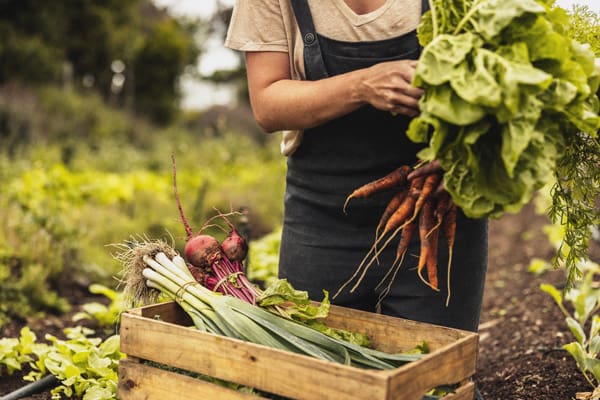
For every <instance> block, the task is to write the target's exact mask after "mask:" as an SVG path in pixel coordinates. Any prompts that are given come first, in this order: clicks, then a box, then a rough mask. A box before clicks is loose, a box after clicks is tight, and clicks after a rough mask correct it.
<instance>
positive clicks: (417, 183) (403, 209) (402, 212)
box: [381, 177, 425, 236]
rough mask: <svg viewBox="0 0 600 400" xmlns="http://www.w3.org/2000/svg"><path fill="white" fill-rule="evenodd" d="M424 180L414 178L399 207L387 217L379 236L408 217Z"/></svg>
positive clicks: (396, 226) (402, 222) (401, 223)
mask: <svg viewBox="0 0 600 400" xmlns="http://www.w3.org/2000/svg"><path fill="white" fill-rule="evenodd" d="M424 181H425V179H424V178H422V177H421V178H415V179H414V180H413V181H412V182H411V184H410V188H409V190H408V195H407V196H406V198H405V199H404V202H403V203H402V204H401V205H400V207H398V208H397V209H396V211H395V212H394V214H392V216H390V218H389V219H388V221H387V223H386V224H385V228H384V229H383V232H382V234H381V236H384V235H386V234H387V233H389V232H391V231H393V230H395V229H398V227H401V226H403V225H404V224H405V223H406V222H407V218H408V217H410V216H411V215H412V214H413V212H414V208H415V203H416V201H417V197H418V196H419V192H421V188H422V187H423V182H424Z"/></svg>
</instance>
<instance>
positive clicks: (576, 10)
mask: <svg viewBox="0 0 600 400" xmlns="http://www.w3.org/2000/svg"><path fill="white" fill-rule="evenodd" d="M570 15H571V26H570V35H571V36H572V37H573V38H574V39H576V40H578V41H579V42H581V43H588V44H589V45H590V46H591V48H592V50H593V51H594V53H596V56H598V57H600V14H598V13H597V12H594V11H592V10H590V9H589V7H588V6H582V5H574V6H573V8H572V9H571V10H570Z"/></svg>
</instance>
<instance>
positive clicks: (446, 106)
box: [421, 84, 485, 126]
mask: <svg viewBox="0 0 600 400" xmlns="http://www.w3.org/2000/svg"><path fill="white" fill-rule="evenodd" d="M423 99H424V100H425V101H423V102H421V108H422V111H423V112H426V113H429V114H431V115H435V116H436V117H438V118H440V119H442V120H444V121H446V122H449V123H451V124H454V125H459V126H465V125H470V124H473V123H475V122H477V121H479V120H480V119H482V118H483V117H484V116H485V109H484V108H483V107H482V106H479V105H477V104H470V103H468V102H466V101H465V100H463V99H462V98H460V97H459V96H458V95H457V94H456V93H455V92H454V90H452V89H451V87H450V85H449V84H444V85H440V86H433V87H431V88H430V89H428V90H427V91H426V92H425V95H424V97H423Z"/></svg>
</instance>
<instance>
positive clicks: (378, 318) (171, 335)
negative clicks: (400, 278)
mask: <svg viewBox="0 0 600 400" xmlns="http://www.w3.org/2000/svg"><path fill="white" fill-rule="evenodd" d="M327 323H328V324H329V325H331V326H334V327H338V328H345V329H352V330H356V331H360V332H363V333H366V334H367V335H369V337H370V338H371V340H372V342H373V343H374V345H375V346H376V347H377V348H378V349H380V350H383V351H387V352H399V351H405V350H408V349H411V348H413V347H414V346H415V345H417V344H419V343H421V342H422V341H426V342H427V344H428V345H429V347H430V349H431V352H430V353H429V354H427V355H425V356H424V357H423V358H422V359H420V360H418V361H415V362H411V363H408V364H406V365H404V366H402V367H400V368H396V369H393V370H370V369H361V368H356V367H351V366H346V365H340V364H336V363H332V362H328V361H323V360H319V359H315V358H311V357H308V356H304V355H300V354H295V353H291V352H287V351H281V350H275V349H271V348H267V347H264V346H261V345H256V344H253V343H248V342H244V341H240V340H236V339H230V338H227V337H223V336H218V335H212V334H208V333H203V332H200V331H198V330H197V329H195V328H194V327H193V326H192V325H191V321H190V319H189V317H188V316H187V315H186V314H185V313H184V312H183V311H182V310H181V308H180V307H179V306H178V305H177V304H175V303H163V304H157V305H152V306H147V307H142V308H138V309H134V310H131V311H128V312H126V313H124V314H123V316H122V320H121V351H123V352H124V353H126V354H127V359H125V360H123V361H122V362H121V363H120V366H119V398H120V399H121V400H138V399H140V400H141V399H150V400H152V399H157V400H159V399H160V400H164V399H174V400H176V399H189V400H192V399H198V400H200V399H202V400H238V399H239V400H243V399H261V398H265V397H258V396H255V395H248V394H244V393H241V392H237V391H235V390H232V389H228V388H225V387H223V386H221V385H216V384H213V383H210V382H207V381H203V380H200V379H196V378H191V377H189V376H186V375H185V374H181V373H179V372H181V370H186V371H190V372H194V373H199V374H202V375H206V376H210V377H215V378H219V379H222V380H225V381H229V382H235V383H238V384H241V385H245V386H250V387H253V388H256V389H259V390H261V391H263V392H267V393H274V394H277V395H280V396H284V397H287V398H291V399H298V400H313V399H314V400H324V399H336V400H337V399H340V400H342V399H355V400H392V399H394V400H419V399H421V398H422V397H423V396H424V394H425V393H426V392H427V391H429V390H430V389H432V388H434V387H436V386H439V385H444V384H459V386H458V389H457V391H456V392H455V393H454V394H452V395H448V396H446V397H444V399H447V400H472V399H473V397H474V385H473V383H472V382H471V381H470V378H471V377H472V376H473V375H474V374H475V368H476V358H477V345H478V335H477V334H475V333H471V332H466V331H460V330H456V329H450V328H444V327H439V326H435V325H430V324H424V323H418V322H414V321H408V320H403V319H399V318H392V317H387V316H382V315H378V314H373V313H367V312H363V311H356V310H351V309H347V308H342V307H336V306H332V307H331V311H330V314H329V317H328V319H327ZM144 360H147V361H152V362H155V363H160V364H162V365H166V366H170V367H175V368H176V370H175V371H168V370H165V369H163V368H156V367H155V366H151V365H149V364H148V363H146V362H143V361H144Z"/></svg>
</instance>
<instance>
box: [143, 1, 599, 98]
mask: <svg viewBox="0 0 600 400" xmlns="http://www.w3.org/2000/svg"><path fill="white" fill-rule="evenodd" d="M154 3H155V4H156V5H157V6H158V7H160V8H167V9H168V10H169V11H170V12H171V13H173V14H174V15H180V16H190V17H210V16H211V15H212V14H213V13H214V12H215V11H216V10H217V7H218V5H219V4H220V5H223V6H232V5H234V4H235V0H154ZM575 4H579V5H584V6H588V8H589V9H590V10H592V11H596V12H598V13H600V0H556V5H558V6H560V7H563V8H565V9H567V10H570V9H571V8H572V7H573V5H575ZM206 47H207V54H206V55H205V56H204V57H202V59H201V62H200V64H199V65H198V70H199V71H200V73H201V74H202V75H210V74H211V73H212V72H213V71H215V70H218V69H227V68H232V67H234V66H235V65H237V63H238V62H239V58H238V57H237V56H236V55H235V54H234V53H233V51H231V50H229V49H227V48H225V47H224V46H223V43H222V39H221V38H218V39H217V38H213V39H211V40H209V42H207V43H206ZM182 85H183V88H184V89H183V90H184V104H183V106H184V107H186V108H204V107H205V106H207V105H210V104H227V103H228V102H230V101H231V93H230V91H229V90H228V89H226V88H223V87H214V86H213V87H209V86H207V85H206V84H202V83H199V82H194V81H193V80H191V79H187V80H186V79H185V78H184V80H183V83H182ZM198 93H201V95H198Z"/></svg>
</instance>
